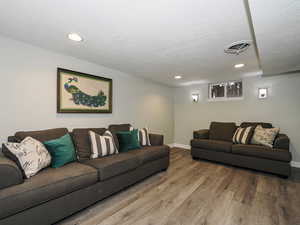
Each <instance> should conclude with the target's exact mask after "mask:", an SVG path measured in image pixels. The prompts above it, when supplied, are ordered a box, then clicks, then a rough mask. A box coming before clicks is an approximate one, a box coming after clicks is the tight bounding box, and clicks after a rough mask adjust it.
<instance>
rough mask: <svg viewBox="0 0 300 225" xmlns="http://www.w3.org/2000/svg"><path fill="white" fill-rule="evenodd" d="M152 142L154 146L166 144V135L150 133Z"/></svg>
mask: <svg viewBox="0 0 300 225" xmlns="http://www.w3.org/2000/svg"><path fill="white" fill-rule="evenodd" d="M149 139H150V144H151V145H154V146H158V145H163V144H164V136H163V135H161V134H149Z"/></svg>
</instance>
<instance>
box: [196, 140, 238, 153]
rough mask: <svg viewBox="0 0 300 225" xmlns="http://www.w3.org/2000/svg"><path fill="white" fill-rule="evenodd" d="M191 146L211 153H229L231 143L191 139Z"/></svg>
mask: <svg viewBox="0 0 300 225" xmlns="http://www.w3.org/2000/svg"><path fill="white" fill-rule="evenodd" d="M191 146H192V147H194V148H201V149H206V150H212V151H220V152H231V146H232V142H229V141H218V140H211V139H193V140H192V141H191Z"/></svg>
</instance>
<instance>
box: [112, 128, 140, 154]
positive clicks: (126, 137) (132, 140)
mask: <svg viewBox="0 0 300 225" xmlns="http://www.w3.org/2000/svg"><path fill="white" fill-rule="evenodd" d="M138 132H139V131H138V129H134V130H132V131H120V132H117V137H118V141H119V144H120V148H119V152H128V151H130V150H133V149H138V148H141V146H140V143H139V139H138Z"/></svg>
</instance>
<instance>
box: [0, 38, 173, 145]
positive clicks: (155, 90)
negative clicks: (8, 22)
mask: <svg viewBox="0 0 300 225" xmlns="http://www.w3.org/2000/svg"><path fill="white" fill-rule="evenodd" d="M57 67H62V68H66V69H71V70H75V71H80V72H85V73H90V74H94V75H99V76H104V77H108V78H112V79H113V113H112V114H57V113H56V69H57ZM0 77H1V80H0V82H1V83H0V95H1V97H0V102H1V104H0V107H1V110H0V141H1V142H3V141H5V140H6V138H7V136H9V135H12V134H14V133H15V132H16V131H18V130H36V129H45V128H55V127H67V128H69V129H72V128H75V127H107V125H109V124H112V123H131V124H132V125H134V126H136V127H144V126H148V127H149V128H150V130H151V131H153V132H157V133H162V134H164V135H165V142H166V143H172V142H173V123H174V118H173V90H172V89H171V88H169V87H166V86H163V85H160V84H156V83H153V82H150V81H146V80H144V79H140V78H137V77H134V76H130V75H127V74H124V73H122V72H119V71H116V70H112V69H108V68H105V67H102V66H99V65H96V64H92V63H89V62H86V61H83V60H79V59H76V58H73V57H69V56H65V55H61V54H57V53H53V52H51V51H48V50H44V49H41V48H37V47H33V46H31V45H27V44H25V43H22V42H18V41H14V40H11V39H7V38H4V37H1V36H0Z"/></svg>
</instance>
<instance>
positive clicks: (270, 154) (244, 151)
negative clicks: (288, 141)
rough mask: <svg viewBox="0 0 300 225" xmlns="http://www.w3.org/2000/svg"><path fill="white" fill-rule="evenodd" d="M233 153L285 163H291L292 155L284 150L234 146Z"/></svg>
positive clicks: (254, 146)
mask: <svg viewBox="0 0 300 225" xmlns="http://www.w3.org/2000/svg"><path fill="white" fill-rule="evenodd" d="M232 153H234V154H239V155H247V156H253V157H258V158H264V159H272V160H277V161H283V162H290V161H291V153H290V152H289V151H287V150H282V149H272V148H270V147H266V146H261V145H242V144H237V145H233V146H232Z"/></svg>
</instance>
